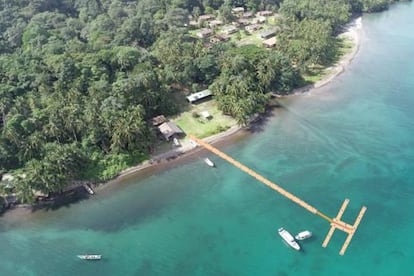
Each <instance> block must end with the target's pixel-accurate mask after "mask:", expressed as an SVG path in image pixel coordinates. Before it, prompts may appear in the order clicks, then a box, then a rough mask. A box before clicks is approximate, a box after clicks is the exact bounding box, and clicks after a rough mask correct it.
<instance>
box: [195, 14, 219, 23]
mask: <svg viewBox="0 0 414 276" xmlns="http://www.w3.org/2000/svg"><path fill="white" fill-rule="evenodd" d="M214 18H215V17H214V15H212V14H203V15H200V16H199V17H198V22H201V21H209V20H213V19H214Z"/></svg>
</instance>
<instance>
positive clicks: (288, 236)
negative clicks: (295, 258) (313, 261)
mask: <svg viewBox="0 0 414 276" xmlns="http://www.w3.org/2000/svg"><path fill="white" fill-rule="evenodd" d="M278 232H279V235H280V236H281V237H282V239H284V240H285V242H287V244H289V245H290V247H292V248H293V249H295V250H300V246H299V244H298V243H297V242H296V241H295V239H294V238H293V236H292V235H291V234H290V233H289V232H288V231H287V230H285V229H284V228H283V227H281V228H279V230H278Z"/></svg>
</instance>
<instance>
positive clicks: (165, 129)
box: [158, 122, 184, 141]
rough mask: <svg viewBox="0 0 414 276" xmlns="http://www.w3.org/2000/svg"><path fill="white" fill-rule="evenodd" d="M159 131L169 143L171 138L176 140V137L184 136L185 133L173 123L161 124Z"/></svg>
mask: <svg viewBox="0 0 414 276" xmlns="http://www.w3.org/2000/svg"><path fill="white" fill-rule="evenodd" d="M158 130H159V131H160V132H161V134H162V135H163V136H164V138H165V140H167V141H169V140H170V139H171V138H175V136H181V135H183V134H184V131H182V130H181V128H179V127H178V126H177V125H176V124H174V123H173V122H165V123H163V124H161V125H160V126H158Z"/></svg>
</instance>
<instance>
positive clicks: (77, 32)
mask: <svg viewBox="0 0 414 276" xmlns="http://www.w3.org/2000/svg"><path fill="white" fill-rule="evenodd" d="M390 2H392V1H390V0H285V1H281V0H224V1H223V0H202V1H201V0H136V1H126V0H8V1H1V2H0V176H1V174H2V173H6V172H12V173H13V174H14V175H15V177H17V178H18V181H16V182H15V183H14V187H13V189H14V190H13V192H15V193H17V194H18V195H19V196H20V198H21V200H22V201H24V202H31V201H33V199H34V194H33V193H34V191H41V192H43V193H50V192H59V191H61V190H62V189H64V188H65V186H66V185H67V184H68V183H69V182H70V181H71V180H79V179H88V180H105V179H108V178H111V177H113V176H114V175H115V174H116V173H118V172H119V171H120V170H121V169H124V168H126V167H127V166H130V165H132V164H136V163H138V162H140V161H142V160H144V159H146V158H147V157H148V154H149V152H150V151H151V148H152V146H153V144H154V141H155V139H156V134H155V132H154V130H153V129H152V128H151V124H150V123H149V122H150V119H151V118H152V117H154V116H156V115H159V114H164V115H174V114H176V113H177V112H178V110H179V108H178V107H179V106H177V105H179V103H177V102H176V101H173V100H172V99H173V97H171V93H176V92H174V90H176V89H177V87H178V88H182V90H183V91H193V92H195V91H196V90H197V89H201V88H206V87H210V88H211V90H212V91H213V94H214V97H215V99H216V101H217V104H218V107H219V109H220V110H222V111H223V112H224V113H225V114H229V115H231V116H233V117H234V118H236V120H237V121H238V122H239V123H240V124H245V123H246V122H247V118H248V117H249V116H250V115H252V114H254V113H257V112H260V111H263V110H264V108H265V106H266V105H267V103H268V101H269V95H268V93H267V92H269V91H274V92H277V93H279V94H287V93H289V91H291V90H292V89H293V88H295V87H298V86H300V85H303V78H302V74H303V73H306V71H307V69H308V68H309V66H312V65H315V64H320V65H327V64H329V63H330V62H332V61H333V60H334V59H335V57H336V55H337V51H336V50H337V49H336V47H337V46H336V44H335V35H336V34H337V33H338V32H339V31H340V30H341V27H342V26H343V25H344V24H345V23H346V22H348V21H349V20H350V17H351V16H352V15H353V14H356V13H361V12H372V11H379V10H383V9H386V8H387V7H388V5H389V4H390ZM234 7H244V8H245V9H246V10H249V11H259V10H271V11H274V12H279V14H280V15H281V18H282V19H281V21H280V22H281V23H280V24H281V32H280V33H279V34H278V40H279V41H280V43H278V46H277V47H276V48H275V49H272V50H267V49H264V48H262V47H257V46H254V45H247V46H241V47H236V46H235V45H234V43H232V42H226V43H219V44H214V45H212V46H211V47H206V46H205V44H204V43H203V41H202V40H200V39H196V38H194V37H193V36H191V35H189V32H188V27H187V26H188V23H189V20H190V18H197V17H198V16H200V15H202V14H207V13H213V14H215V15H217V16H218V17H219V18H221V19H223V20H227V21H228V20H231V18H232V14H231V9H232V8H234ZM0 189H5V187H3V186H2V187H0ZM0 194H1V192H0Z"/></svg>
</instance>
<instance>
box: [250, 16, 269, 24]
mask: <svg viewBox="0 0 414 276" xmlns="http://www.w3.org/2000/svg"><path fill="white" fill-rule="evenodd" d="M252 23H253V24H263V23H266V17H264V16H256V17H255V18H253V19H252Z"/></svg>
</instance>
